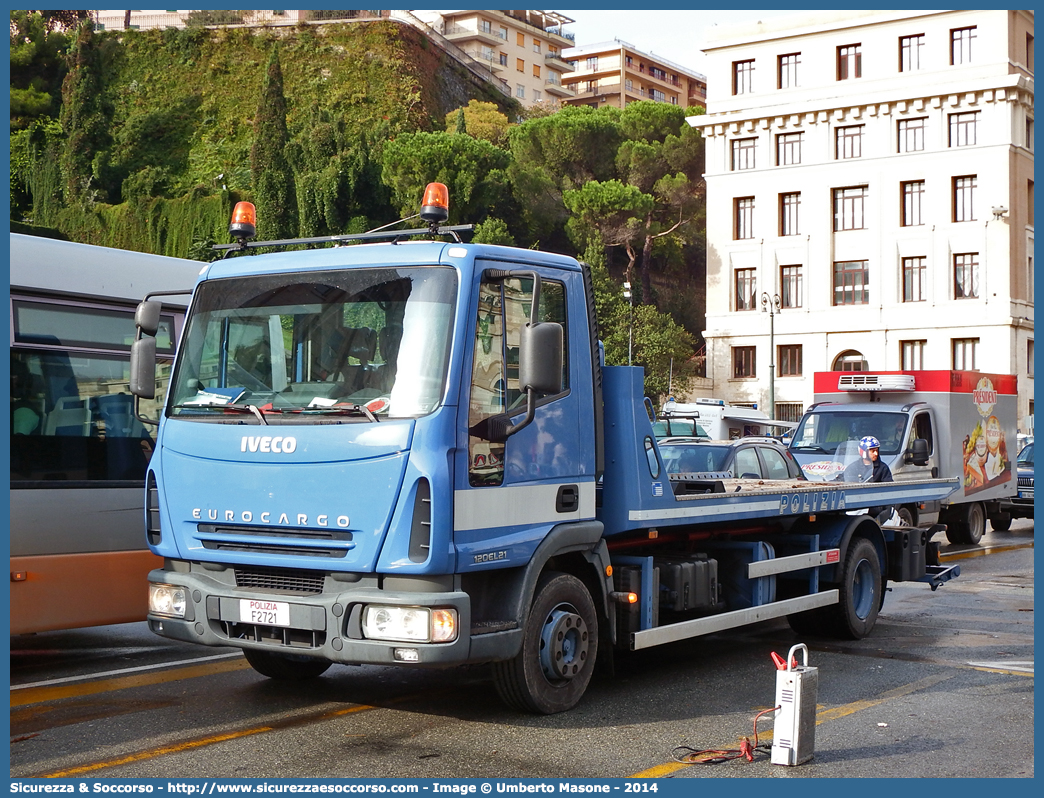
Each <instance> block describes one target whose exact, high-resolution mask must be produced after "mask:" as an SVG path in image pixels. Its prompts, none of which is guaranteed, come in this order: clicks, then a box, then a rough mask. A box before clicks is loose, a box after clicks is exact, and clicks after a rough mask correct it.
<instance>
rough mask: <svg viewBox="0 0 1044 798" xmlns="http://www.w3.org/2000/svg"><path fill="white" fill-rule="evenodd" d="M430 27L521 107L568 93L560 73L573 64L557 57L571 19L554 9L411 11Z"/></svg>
mask: <svg viewBox="0 0 1044 798" xmlns="http://www.w3.org/2000/svg"><path fill="white" fill-rule="evenodd" d="M412 13H413V15H414V16H416V17H417V18H418V19H421V20H423V21H424V22H425V23H427V24H428V25H429V26H430V27H431V28H432V29H433V30H435V31H436V32H438V33H440V34H442V35H443V36H444V37H445V38H446V39H448V40H449V41H451V42H453V43H454V44H455V45H457V46H458V47H460V48H461V49H462V50H463V51H464V52H465V53H467V54H468V55H469V56H471V57H472V58H474V59H475V60H476V61H478V62H479V63H481V64H482V65H483V66H485V67H487V68H488V69H489V70H490V72H491V73H492V75H493V76H494V77H495V78H496V79H498V80H499V81H500V82H501V83H502V84H503V86H504V88H505V91H506V93H507V94H509V95H510V96H512V97H514V98H515V99H517V100H518V101H519V102H520V103H522V105H524V106H527V107H528V106H534V105H546V106H550V107H551V108H557V107H559V106H560V105H561V104H562V102H563V101H564V100H567V99H569V98H571V97H572V96H573V89H572V88H570V87H568V86H566V85H565V83H564V80H563V77H564V76H565V75H566V74H568V73H571V72H572V71H573V66H572V65H571V64H570V63H569V62H568V61H566V60H564V59H563V57H562V52H563V50H564V49H565V48H568V47H572V45H573V41H574V40H573V34H572V33H571V32H568V31H566V30H565V29H564V27H565V26H566V25H568V24H569V23H571V22H574V21H575V20H573V19H571V18H569V17H567V16H564V15H562V14H558V13H556V12H554V11H442V12H434V11H416V10H415V11H413V12H412Z"/></svg>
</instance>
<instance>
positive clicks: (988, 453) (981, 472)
mask: <svg viewBox="0 0 1044 798" xmlns="http://www.w3.org/2000/svg"><path fill="white" fill-rule="evenodd" d="M972 402H973V403H974V404H975V407H976V409H977V410H978V411H979V415H980V416H982V419H981V420H980V421H979V422H978V423H976V425H975V428H974V429H973V430H972V431H971V434H970V435H968V436H967V437H966V438H965V439H964V441H965V443H964V495H965V496H967V495H969V494H972V493H977V492H979V491H981V490H985V489H987V488H992V487H994V486H995V485H1000V484H1001V483H1003V482H1007V481H1008V480H1010V479H1011V459H1010V458H1009V457H1008V446H1007V442H1006V441H1005V438H1004V430H1003V428H1002V427H1001V423H1000V419H999V418H997V416H995V415H993V413H992V411H993V408H994V405H996V403H997V392H996V391H995V390H994V388H993V383H992V382H991V381H990V378H989V377H983V378H982V379H980V380H979V382H978V384H976V386H975V390H974V391H973V392H972Z"/></svg>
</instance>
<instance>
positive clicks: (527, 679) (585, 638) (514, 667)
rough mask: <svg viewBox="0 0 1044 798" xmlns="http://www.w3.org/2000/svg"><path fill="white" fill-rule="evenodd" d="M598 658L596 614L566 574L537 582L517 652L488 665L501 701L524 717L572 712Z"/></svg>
mask: <svg viewBox="0 0 1044 798" xmlns="http://www.w3.org/2000/svg"><path fill="white" fill-rule="evenodd" d="M597 656H598V615H597V613H596V611H595V606H594V602H593V601H592V600H591V595H590V593H588V591H587V588H586V587H584V583H583V582H581V581H580V580H579V579H577V578H576V577H575V576H572V575H571V574H564V573H558V572H549V573H546V574H544V575H543V576H542V577H540V581H539V582H538V583H537V588H536V593H535V595H534V597H533V606H532V609H531V610H530V613H529V618H528V620H527V621H526V626H525V631H524V632H523V636H522V650H521V651H519V653H518V655H517V656H516V657H515V658H514V659H511V660H508V661H507V662H495V663H493V682H494V684H495V685H496V688H497V693H498V694H499V695H500V697H501V699H502V700H503V701H504V703H506V704H507V705H508V706H510V707H514V708H515V709H520V710H522V711H524V712H536V713H539V714H542V715H552V714H554V713H556V712H564V711H565V710H567V709H572V708H573V707H575V706H576V705H577V703H579V701H580V698H581V696H583V694H584V691H585V690H586V689H587V685H588V683H589V682H590V681H591V674H592V673H593V671H594V667H595V659H596V658H597Z"/></svg>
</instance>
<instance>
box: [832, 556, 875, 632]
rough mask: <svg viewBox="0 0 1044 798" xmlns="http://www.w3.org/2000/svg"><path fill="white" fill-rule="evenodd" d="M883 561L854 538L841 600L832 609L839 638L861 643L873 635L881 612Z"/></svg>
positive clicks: (847, 562) (841, 589)
mask: <svg viewBox="0 0 1044 798" xmlns="http://www.w3.org/2000/svg"><path fill="white" fill-rule="evenodd" d="M882 586H883V581H882V579H881V560H880V559H879V558H878V556H877V548H876V547H875V546H874V544H873V543H871V542H870V541H869V540H867V539H866V538H852V540H851V542H850V543H849V545H848V553H847V555H846V556H845V567H844V570H843V571H842V572H841V584H840V585H839V588H840V596H839V601H838V603H837V604H836V605H835V606H834V607H833V608H832V609H833V610H834V613H835V631H836V633H837V636H838V637H843V638H847V639H850V640H861V639H862V638H864V637H866V636H867V635H868V634H870V632H871V630H873V628H874V624H875V623H877V614H878V612H880V610H881V591H882Z"/></svg>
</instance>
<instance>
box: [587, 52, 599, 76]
mask: <svg viewBox="0 0 1044 798" xmlns="http://www.w3.org/2000/svg"><path fill="white" fill-rule="evenodd" d="M587 68H588V69H589V70H591V71H592V72H596V71H597V70H598V56H597V55H591V56H588V57H587Z"/></svg>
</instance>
